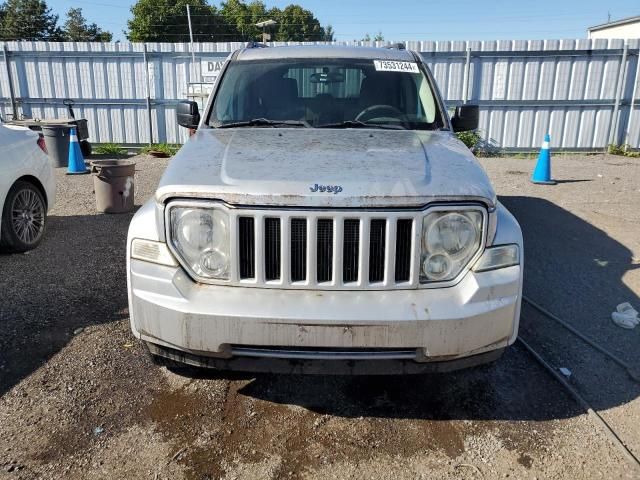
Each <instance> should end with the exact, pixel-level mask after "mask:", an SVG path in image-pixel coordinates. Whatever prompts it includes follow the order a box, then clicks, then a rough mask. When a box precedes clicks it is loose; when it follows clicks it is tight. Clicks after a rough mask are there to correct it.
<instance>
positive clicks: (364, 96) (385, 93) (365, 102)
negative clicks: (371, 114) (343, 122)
mask: <svg viewBox="0 0 640 480" xmlns="http://www.w3.org/2000/svg"><path fill="white" fill-rule="evenodd" d="M373 105H391V106H393V107H398V99H397V76H395V75H393V74H388V73H387V74H380V73H377V74H376V73H372V74H370V75H368V76H366V77H365V78H364V79H362V83H361V84H360V99H359V100H358V108H359V109H360V110H359V111H362V110H364V109H365V108H368V107H371V106H373Z"/></svg>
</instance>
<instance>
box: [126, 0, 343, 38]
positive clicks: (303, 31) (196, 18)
mask: <svg viewBox="0 0 640 480" xmlns="http://www.w3.org/2000/svg"><path fill="white" fill-rule="evenodd" d="M187 4H190V5H191V22H192V25H193V34H194V40H196V41H199V42H246V41H250V40H260V39H261V38H262V29H261V28H259V27H256V23H259V22H263V21H265V20H275V21H276V22H277V24H276V25H275V26H274V27H272V28H271V31H270V32H267V33H272V40H274V41H317V40H325V39H326V38H327V31H326V30H325V29H324V28H322V26H321V25H320V22H319V21H318V19H317V18H316V17H315V16H314V15H313V13H312V12H310V11H309V10H305V9H304V8H302V7H301V6H299V5H289V6H287V7H286V8H285V9H284V10H280V9H279V8H277V7H273V8H270V9H267V7H266V5H265V3H264V2H263V1H262V0H252V1H251V2H249V3H246V2H244V1H242V0H224V1H223V2H222V3H221V5H220V8H219V9H217V8H216V7H214V6H210V5H209V4H208V3H207V0H174V1H172V0H138V1H137V3H136V4H135V5H134V6H133V7H131V13H132V14H133V18H132V19H131V20H129V31H128V33H127V38H128V39H129V40H131V41H134V42H143V41H156V42H158V41H161V42H186V41H189V25H188V22H187V11H186V5H187ZM327 29H328V30H329V40H332V39H333V28H331V27H327Z"/></svg>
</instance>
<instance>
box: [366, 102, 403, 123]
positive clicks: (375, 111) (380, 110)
mask: <svg viewBox="0 0 640 480" xmlns="http://www.w3.org/2000/svg"><path fill="white" fill-rule="evenodd" d="M387 117H390V118H392V119H393V120H400V121H401V122H405V121H406V120H407V116H406V115H405V114H404V113H402V111H401V110H399V109H398V108H396V107H394V106H393V105H371V106H370V107H367V108H365V109H364V110H362V111H361V112H360V113H359V114H358V115H357V116H356V118H355V120H356V121H357V122H366V121H367V120H372V119H374V118H387Z"/></svg>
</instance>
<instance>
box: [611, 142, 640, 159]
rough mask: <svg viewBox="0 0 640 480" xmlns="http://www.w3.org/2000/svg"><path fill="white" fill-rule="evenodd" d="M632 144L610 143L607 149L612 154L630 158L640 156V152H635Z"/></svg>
mask: <svg viewBox="0 0 640 480" xmlns="http://www.w3.org/2000/svg"><path fill="white" fill-rule="evenodd" d="M631 148H633V147H631V145H614V144H609V146H608V147H607V151H608V152H609V153H610V154H611V155H622V156H624V157H630V158H640V152H634V151H632V150H631Z"/></svg>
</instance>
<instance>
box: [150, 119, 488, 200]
mask: <svg viewBox="0 0 640 480" xmlns="http://www.w3.org/2000/svg"><path fill="white" fill-rule="evenodd" d="M328 187H331V188H328ZM177 197H179V198H211V199H218V200H222V201H225V202H227V203H229V204H234V205H274V206H275V205H277V206H296V207H332V208H343V207H369V208H371V207H409V206H423V205H425V204H427V203H429V202H432V201H434V200H444V201H447V200H474V201H482V202H484V203H486V204H487V205H488V206H493V205H495V202H496V195H495V192H494V190H493V188H492V186H491V183H490V182H489V179H488V178H487V175H486V174H485V172H484V170H483V169H482V167H481V166H480V165H479V164H478V162H477V160H476V159H475V157H474V156H473V155H472V154H471V152H469V150H468V149H467V148H466V147H465V146H464V145H463V144H462V143H460V142H459V141H458V140H457V139H455V137H454V136H453V135H452V134H451V133H450V132H445V131H441V132H440V131H410V130H373V129H313V128H236V129H201V130H199V131H198V132H197V133H196V134H195V135H194V136H193V137H191V139H190V140H189V141H188V142H187V143H186V144H185V146H184V147H183V148H182V149H181V150H180V151H179V152H178V154H177V155H176V156H175V157H174V158H173V159H172V160H171V161H170V163H169V166H168V167H167V170H166V172H165V173H164V175H163V177H162V179H161V181H160V186H159V187H158V190H157V192H156V198H157V200H158V201H159V202H164V201H166V200H167V199H169V198H177Z"/></svg>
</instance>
